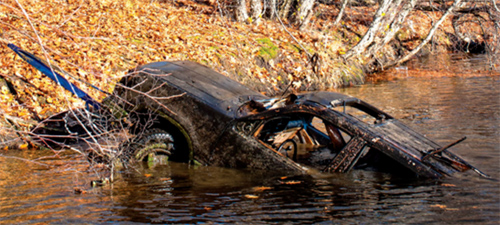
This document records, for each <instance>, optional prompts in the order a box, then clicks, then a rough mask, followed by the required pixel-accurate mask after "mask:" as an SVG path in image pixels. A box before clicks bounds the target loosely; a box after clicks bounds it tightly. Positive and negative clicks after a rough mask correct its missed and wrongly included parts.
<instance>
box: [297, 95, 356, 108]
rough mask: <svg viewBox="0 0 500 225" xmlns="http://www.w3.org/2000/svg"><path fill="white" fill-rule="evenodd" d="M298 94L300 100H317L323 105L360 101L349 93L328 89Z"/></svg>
mask: <svg viewBox="0 0 500 225" xmlns="http://www.w3.org/2000/svg"><path fill="white" fill-rule="evenodd" d="M297 96H298V97H299V100H300V101H312V102H317V103H319V104H321V105H323V106H335V105H334V104H341V103H343V102H349V101H360V100H359V99H357V98H355V97H352V96H349V95H344V94H341V93H337V92H328V91H317V92H307V93H301V94H298V95H297Z"/></svg>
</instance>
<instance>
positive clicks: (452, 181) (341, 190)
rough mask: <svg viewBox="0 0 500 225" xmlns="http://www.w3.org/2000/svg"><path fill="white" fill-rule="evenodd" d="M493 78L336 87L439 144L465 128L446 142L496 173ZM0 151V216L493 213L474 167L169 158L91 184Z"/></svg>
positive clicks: (72, 163)
mask: <svg viewBox="0 0 500 225" xmlns="http://www.w3.org/2000/svg"><path fill="white" fill-rule="evenodd" d="M499 87H500V77H499V76H455V77H439V78H432V77H425V76H424V77H411V76H408V77H405V78H404V79H397V80H393V81H387V82H380V83H377V84H367V85H362V86H359V87H354V88H348V89H344V90H340V91H341V92H343V93H346V94H349V95H353V96H356V97H359V98H361V99H364V100H366V101H367V102H369V103H372V104H373V105H375V106H376V107H378V108H380V109H382V110H384V111H387V112H388V113H389V114H392V115H393V116H395V117H396V118H400V119H401V120H402V121H403V122H404V123H406V124H408V125H409V126H410V127H413V128H414V129H416V130H418V131H420V132H422V133H424V134H426V135H427V136H428V137H430V138H431V139H434V140H436V142H438V143H440V144H441V145H446V144H448V143H451V142H453V141H455V140H458V139H460V138H461V137H463V136H467V139H466V141H464V142H462V143H461V144H459V145H457V146H456V147H453V148H452V151H453V152H455V153H458V154H459V155H461V156H463V157H464V158H465V159H467V160H468V161H469V162H470V163H472V164H473V165H475V166H476V167H478V168H480V169H481V170H482V171H484V172H485V173H487V174H490V175H491V176H492V177H494V178H496V179H500V144H499V137H500V133H499V132H500V88H499ZM0 154H2V155H3V156H4V157H0V223H3V224H38V223H57V224H60V223H63V224H68V223H71V224H86V223H109V222H111V223H126V224H129V223H131V222H133V223H251V224H269V223H327V224H330V223H342V224H380V223H396V224H412V223H413V224H424V223H431V224H471V223H475V224H498V223H500V182H499V181H491V180H486V179H482V178H480V177H479V176H477V175H476V174H474V173H472V172H467V173H464V174H460V175H458V176H456V177H452V178H445V179H442V180H415V179H411V178H405V177H395V176H392V175H390V174H384V173H376V172H368V171H354V172H351V173H348V174H325V175H324V176H316V177H303V176H297V177H284V176H282V175H281V174H284V173H282V171H271V172H258V171H245V170H234V169H225V168H217V167H192V166H188V165H186V164H177V163H172V164H170V165H169V166H161V167H156V168H153V169H147V168H145V169H140V170H137V171H132V172H129V173H125V172H122V173H121V174H120V175H119V179H118V180H117V181H116V182H115V183H114V184H112V185H108V186H104V187H99V188H90V185H89V184H90V181H92V180H93V179H96V176H95V175H94V174H93V173H92V172H91V171H87V166H86V161H85V160H84V159H83V158H81V157H79V156H77V155H73V154H66V155H64V154H62V155H59V156H58V157H54V153H53V152H50V151H39V150H28V151H18V150H8V151H4V150H0ZM21 159H31V161H26V160H21ZM75 189H77V190H83V191H84V192H85V193H83V194H79V193H76V192H75Z"/></svg>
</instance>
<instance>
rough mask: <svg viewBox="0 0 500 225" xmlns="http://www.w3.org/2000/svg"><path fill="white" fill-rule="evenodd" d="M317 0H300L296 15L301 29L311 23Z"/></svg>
mask: <svg viewBox="0 0 500 225" xmlns="http://www.w3.org/2000/svg"><path fill="white" fill-rule="evenodd" d="M315 2H316V1H315V0H301V1H299V7H298V12H297V14H296V16H295V20H296V23H297V24H298V25H299V29H301V30H303V29H304V28H305V27H307V25H308V24H309V21H310V20H311V17H312V14H313V12H312V9H313V7H314V3H315Z"/></svg>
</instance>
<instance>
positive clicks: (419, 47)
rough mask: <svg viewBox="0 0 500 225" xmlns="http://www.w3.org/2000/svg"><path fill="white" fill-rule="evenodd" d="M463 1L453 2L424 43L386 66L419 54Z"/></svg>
mask: <svg viewBox="0 0 500 225" xmlns="http://www.w3.org/2000/svg"><path fill="white" fill-rule="evenodd" d="M461 1H462V0H455V1H454V2H453V4H452V5H451V6H450V7H449V8H448V10H446V13H445V14H444V15H443V16H441V18H440V19H439V20H438V21H437V22H436V24H434V26H433V27H432V29H431V30H430V31H429V33H428V34H427V37H425V39H424V40H423V41H422V43H420V45H418V46H417V47H416V48H415V49H413V50H412V51H411V52H410V53H409V54H407V55H405V56H404V57H402V58H400V59H398V60H394V61H392V62H390V63H387V64H385V67H390V66H394V65H398V64H401V63H404V62H406V61H408V60H409V59H410V58H411V57H413V56H414V55H415V54H417V52H419V51H420V49H422V47H424V45H426V44H427V43H428V42H429V41H430V40H431V39H432V36H434V33H435V32H436V30H437V29H438V28H439V26H440V25H441V23H443V21H444V20H445V19H446V17H447V16H448V15H450V14H451V13H452V12H453V10H454V9H455V8H456V7H457V6H458V5H459V4H460V2H461Z"/></svg>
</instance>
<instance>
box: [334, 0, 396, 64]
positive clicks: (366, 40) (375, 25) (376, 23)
mask: <svg viewBox="0 0 500 225" xmlns="http://www.w3.org/2000/svg"><path fill="white" fill-rule="evenodd" d="M390 5H391V0H383V1H382V2H381V3H380V6H379V8H378V9H377V12H376V13H375V16H374V19H373V22H372V24H371V25H370V28H369V29H368V31H367V32H366V33H365V35H364V36H363V38H362V39H361V41H359V42H358V44H356V46H354V47H353V48H351V49H350V50H349V51H348V52H347V53H346V54H345V55H344V58H345V59H349V58H351V57H353V56H359V55H361V53H363V52H364V51H365V50H366V48H367V47H368V46H369V45H370V44H371V43H372V42H373V40H374V39H375V35H376V34H377V32H378V31H379V28H380V25H381V24H382V20H383V19H384V16H385V14H386V12H387V9H388V8H389V6H390Z"/></svg>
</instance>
